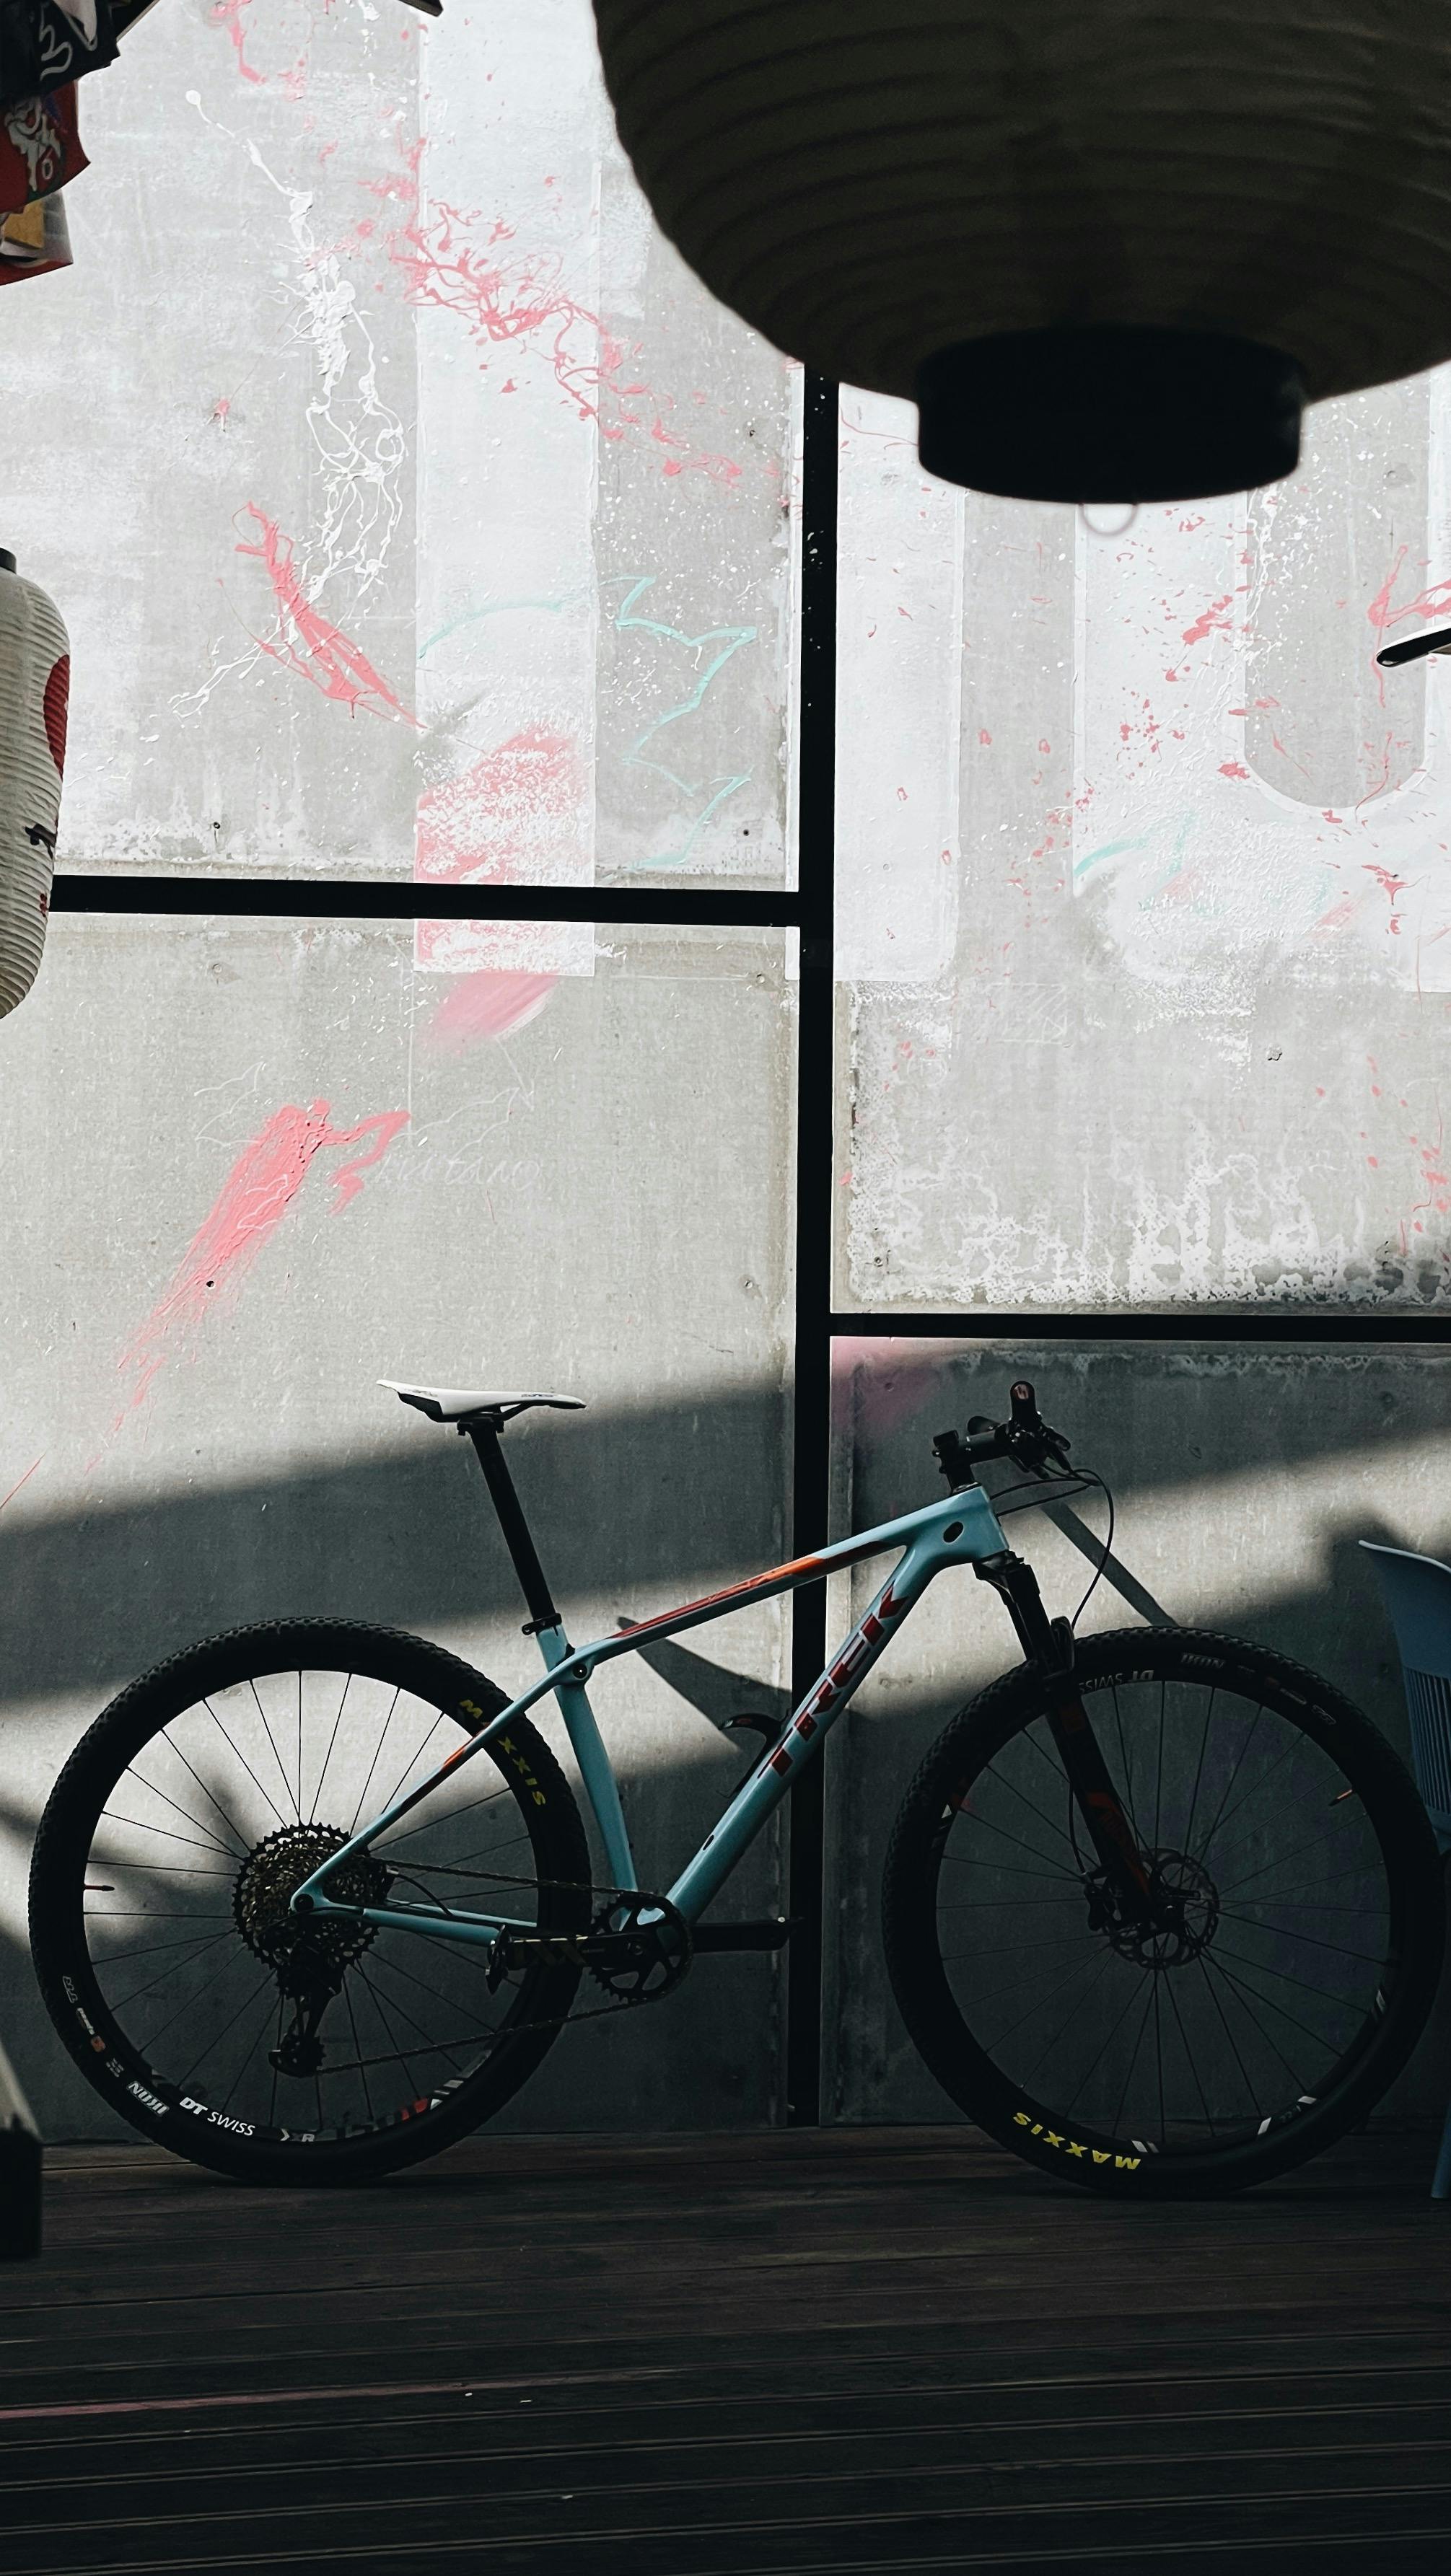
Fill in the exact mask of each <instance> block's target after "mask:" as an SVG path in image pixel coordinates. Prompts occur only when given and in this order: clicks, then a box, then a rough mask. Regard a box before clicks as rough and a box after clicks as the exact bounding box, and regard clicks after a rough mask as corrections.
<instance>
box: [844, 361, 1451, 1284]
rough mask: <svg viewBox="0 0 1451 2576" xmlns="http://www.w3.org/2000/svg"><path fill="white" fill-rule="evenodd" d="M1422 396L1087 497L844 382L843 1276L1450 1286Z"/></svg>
mask: <svg viewBox="0 0 1451 2576" xmlns="http://www.w3.org/2000/svg"><path fill="white" fill-rule="evenodd" d="M1448 398H1451V371H1447V370H1444V369H1443V370H1441V371H1439V372H1438V373H1437V374H1436V375H1434V376H1430V377H1420V378H1417V379H1415V380H1413V381H1412V382H1410V383H1407V384H1403V385H1398V386H1394V387H1391V388H1389V389H1387V390H1383V391H1380V392H1376V393H1373V394H1367V395H1361V396H1357V397H1356V398H1355V399H1354V400H1353V401H1350V402H1344V403H1336V404H1331V405H1328V406H1326V408H1325V410H1324V411H1322V412H1320V413H1317V414H1314V415H1312V419H1311V429H1310V439H1309V448H1308V453H1307V456H1306V459H1305V462H1304V463H1303V465H1302V467H1301V470H1300V473H1299V474H1298V475H1297V476H1296V477H1295V479H1294V480H1293V482H1291V483H1290V484H1288V485H1285V486H1281V487H1279V488H1278V489H1277V490H1276V491H1274V492H1272V493H1269V494H1261V495H1259V496H1258V497H1257V498H1256V499H1255V501H1254V502H1253V504H1252V505H1251V504H1247V503H1246V502H1245V500H1244V499H1243V497H1240V498H1237V499H1234V500H1230V501H1222V502H1218V501H1217V502H1213V503H1204V504H1202V505H1196V506H1195V507H1194V508H1192V509H1189V508H1183V509H1148V510H1144V511H1142V512H1141V513H1140V514H1139V516H1138V518H1137V519H1136V520H1135V522H1134V524H1133V526H1132V527H1131V528H1130V529H1129V530H1128V531H1127V532H1126V533H1124V534H1122V535H1120V536H1117V537H1105V536H1102V535H1095V534H1093V533H1092V531H1091V530H1090V529H1089V527H1088V526H1086V525H1085V523H1084V521H1083V519H1082V518H1080V517H1078V516H1076V515H1075V513H1073V512H1072V511H1069V510H1065V509H1051V508H1035V507H1031V506H1029V505H1027V504H1022V503H1014V502H1006V501H988V500H984V499H981V498H979V497H977V496H968V495H965V494H962V493H950V492H948V491H947V490H946V489H945V488H944V487H943V486H941V485H934V484H931V483H929V482H928V481H927V480H926V478H925V477H924V476H923V475H922V473H921V471H920V469H919V468H918V466H917V462H916V457H915V453H914V451H913V448H912V447H911V445H910V443H909V441H908V438H907V436H906V434H905V433H906V431H907V429H908V427H909V425H910V415H909V414H907V413H905V411H904V408H903V407H902V406H900V405H896V406H894V405H888V404H881V403H875V402H872V401H870V400H869V399H868V398H866V397H862V396H853V397H851V398H850V400H849V402H848V406H847V414H846V417H847V424H848V426H847V431H846V435H845V439H844V446H843V458H844V464H843V472H844V485H845V490H844V523H845V526H846V530H847V540H846V544H847V552H846V556H845V562H844V577H843V581H842V587H841V621H840V649H841V669H842V699H843V711H844V715H845V716H846V718H847V721H846V722H845V724H844V726H843V731H842V744H843V772H842V776H843V793H842V796H841V800H840V814H841V833H842V844H843V847H842V863H843V874H844V878H845V895H844V953H843V961H842V963H843V973H844V975H845V977H846V978H847V980H848V985H849V994H848V997H847V999H846V1001H845V1002H844V1005H843V1009H844V1022H843V1032H844V1040H845V1045H846V1049H847V1052H848V1055H849V1060H850V1074H849V1079H848V1099H847V1101H846V1103H845V1104H844V1105H845V1106H846V1107H847V1108H848V1110H849V1115H850V1119H851V1132H850V1140H849V1144H847V1145H846V1147H845V1150H844V1151H843V1154H842V1157H841V1161H842V1171H843V1174H844V1175H846V1174H849V1176H850V1177H849V1181H845V1180H844V1183H843V1193H842V1205H843V1224H842V1229H841V1256H840V1279H839V1297H838V1302H839V1303H840V1304H842V1305H868V1306H878V1307H887V1308H894V1309H901V1308H912V1307H917V1308H919V1309H920V1308H926V1309H928V1310H936V1311H941V1310H943V1309H949V1308H953V1307H958V1306H963V1307H971V1306H975V1305H976V1306H986V1307H987V1308H988V1309H989V1310H994V1309H996V1310H1003V1309H1011V1308H1015V1307H1019V1308H1034V1307H1037V1308H1039V1309H1042V1308H1044V1307H1048V1308H1059V1309H1062V1308H1065V1307H1066V1308H1070V1309H1071V1308H1095V1307H1104V1306H1108V1307H1117V1306H1127V1307H1130V1308H1131V1307H1133V1306H1136V1305H1146V1306H1156V1307H1174V1306H1180V1305H1187V1306H1194V1305H1206V1304H1211V1305H1212V1304H1219V1303H1223V1302H1228V1303H1229V1304H1232V1305H1235V1306H1245V1307H1254V1306H1263V1305H1266V1304H1269V1305H1273V1306H1277V1307H1284V1308H1285V1309H1286V1310H1287V1311H1293V1310H1294V1309H1295V1307H1296V1306H1302V1305H1309V1306H1320V1307H1323V1306H1326V1305H1331V1306H1334V1305H1336V1304H1338V1303H1341V1302H1348V1303H1350V1304H1352V1305H1355V1306H1357V1307H1359V1308H1362V1309H1364V1308H1368V1307H1376V1306H1384V1307H1396V1306H1399V1307H1403V1308H1404V1307H1410V1308H1411V1309H1413V1310H1421V1311H1425V1310H1427V1309H1433V1308H1435V1307H1438V1306H1441V1305H1444V1304H1445V1303H1446V1302H1447V1299H1448V1297H1451V1274H1448V1263H1447V1225H1446V1220H1447V1216H1448V1213H1451V1184H1448V1181H1447V1178H1446V1167H1445V1162H1444V1157H1443V1154H1442V1133H1441V1098H1442V1092H1443V1085H1444V1062H1445V1050H1446V1039H1447V1031H1448V1012H1451V856H1448V834H1447V815H1448V811H1451V728H1448V722H1447V710H1448V700H1447V696H1446V684H1445V680H1444V676H1443V675H1442V673H1441V671H1440V667H1439V665H1438V664H1436V663H1418V664H1415V665H1413V666H1412V668H1411V670H1410V671H1408V672H1378V671H1377V670H1376V669H1375V664H1374V655H1375V651H1376V648H1377V646H1378V645H1379V644H1381V643H1382V642H1384V641H1385V640H1386V638H1387V636H1388V635H1394V636H1404V635H1407V634H1411V633H1414V632H1416V631H1417V630H1418V629H1419V628H1420V627H1421V626H1422V625H1424V624H1425V623H1427V622H1430V621H1434V620H1435V619H1437V618H1442V619H1444V617H1445V615H1446V614H1447V609H1446V600H1447V596H1448V594H1447V592H1446V580H1445V577H1446V574H1447V571H1448V568H1451V503H1448V498H1447V484H1446V461H1447V457H1448V455H1451V447H1448V443H1447V438H1446V426H1447V403H1448Z"/></svg>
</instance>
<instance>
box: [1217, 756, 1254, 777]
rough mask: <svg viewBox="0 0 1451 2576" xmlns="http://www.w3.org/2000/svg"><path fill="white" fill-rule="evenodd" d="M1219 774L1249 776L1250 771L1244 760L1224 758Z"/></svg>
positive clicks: (1221, 775)
mask: <svg viewBox="0 0 1451 2576" xmlns="http://www.w3.org/2000/svg"><path fill="white" fill-rule="evenodd" d="M1219 775H1220V777H1221V778H1248V776H1249V771H1248V770H1247V769H1246V767H1245V765H1244V762H1243V761H1242V760H1222V761H1221V762H1220V764H1219Z"/></svg>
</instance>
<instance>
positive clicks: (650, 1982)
mask: <svg viewBox="0 0 1451 2576" xmlns="http://www.w3.org/2000/svg"><path fill="white" fill-rule="evenodd" d="M691 1950H692V1943H691V1938H690V1926H689V1924H688V1923H687V1922H686V1920H685V1917H684V1915H683V1914H681V1913H680V1912H679V1910H678V1908H677V1907H675V1906H673V1905H672V1904H671V1902H670V1899H669V1897H668V1896H652V1895H651V1893H650V1892H649V1890H648V1889H647V1888H632V1889H630V1890H629V1891H625V1890H621V1891H620V1892H618V1893H617V1894H615V1895H614V1896H612V1897H610V1899H609V1900H608V1902H607V1903H606V1904H604V1905H602V1906H601V1907H600V1910H599V1912H598V1914H597V1915H596V1916H595V1918H594V1921H593V1922H592V1923H591V1925H590V1927H589V1933H588V1936H587V1938H586V1941H585V1959H586V1961H587V1964H588V1967H589V1972H590V1975H591V1976H592V1977H593V1979H594V1981H595V1984H596V1985H597V1986H601V1987H603V1989H604V1992H605V1993H606V1994H607V1995H609V1996H610V1997H611V1999H612V2001H614V2002H615V2003H617V2004H654V2003H659V2001H660V2000H661V1997H662V1996H664V1995H668V1994H671V1993H673V1991H674V1989H675V1988H676V1986H678V1985H679V1983H680V1980H681V1978H682V1977H683V1976H684V1975H685V1973H686V1970H687V1969H688V1968H689V1966H690V1959H691Z"/></svg>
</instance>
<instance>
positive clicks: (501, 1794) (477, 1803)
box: [379, 1788, 511, 1850]
mask: <svg viewBox="0 0 1451 2576" xmlns="http://www.w3.org/2000/svg"><path fill="white" fill-rule="evenodd" d="M510 1794H511V1793H510V1791H509V1790H508V1789H507V1788H503V1789H486V1790H485V1792H484V1794H483V1796H482V1797H481V1798H469V1799H467V1800H466V1801H465V1803H464V1804H463V1806H461V1807H451V1808H450V1809H449V1814H448V1821H449V1823H450V1824H457V1822H458V1819H459V1817H460V1816H471V1815H472V1814H473V1811H474V1809H475V1807H493V1806H497V1804H498V1802H499V1800H500V1799H501V1798H507V1797H508V1796H509V1795H510ZM436 1822H437V1819H436V1818H430V1819H426V1820H425V1822H424V1823H423V1824H421V1825H405V1827H404V1829H403V1831H402V1833H401V1834H395V1833H394V1832H393V1831H392V1828H391V1827H390V1828H389V1834H388V1840H389V1842H390V1843H394V1842H399V1843H406V1842H411V1840H412V1838H413V1836H414V1835H415V1834H426V1833H428V1832H429V1831H430V1830H431V1827H432V1826H433V1825H434V1824H435V1823H436ZM381 1848H382V1845H381V1844H380V1845H379V1849H380V1850H381Z"/></svg>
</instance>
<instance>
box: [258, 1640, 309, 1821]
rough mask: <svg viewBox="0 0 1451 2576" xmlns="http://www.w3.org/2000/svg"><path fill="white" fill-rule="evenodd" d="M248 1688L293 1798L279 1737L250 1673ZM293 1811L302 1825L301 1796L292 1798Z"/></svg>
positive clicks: (287, 1792) (278, 1768) (288, 1793)
mask: <svg viewBox="0 0 1451 2576" xmlns="http://www.w3.org/2000/svg"><path fill="white" fill-rule="evenodd" d="M247 1688H248V1690H249V1691H250V1692H251V1694H252V1697H253V1699H254V1700H255V1701H256V1703H257V1714H258V1716H259V1717H260V1718H261V1720H262V1731H263V1734H264V1735H265V1736H266V1738H267V1741H268V1743H269V1744H270V1745H271V1747H272V1759H273V1761H274V1762H275V1763H276V1765H277V1776H278V1778H279V1780H280V1781H281V1783H282V1786H283V1790H284V1792H285V1794H286V1795H287V1797H289V1798H292V1783H291V1781H290V1780H289V1779H288V1777H287V1766H286V1764H285V1763H284V1761H283V1759H282V1756H281V1754H280V1753H279V1752H278V1750H277V1739H276V1737H275V1736H274V1735H273V1732H272V1725H271V1721H270V1719H269V1718H268V1715H267V1711H266V1709H265V1708H264V1707H263V1705H262V1694H261V1692H260V1691H259V1689H258V1688H257V1685H256V1683H255V1682H254V1681H253V1679H252V1677H251V1674H250V1673H249V1674H248V1676H247ZM260 1785H261V1783H260V1782H259V1783H258V1786H259V1787H260ZM292 1813H293V1817H294V1820H295V1821H296V1823H298V1824H299V1825H300V1824H301V1822H302V1801H301V1799H300V1798H293V1799H292Z"/></svg>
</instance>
